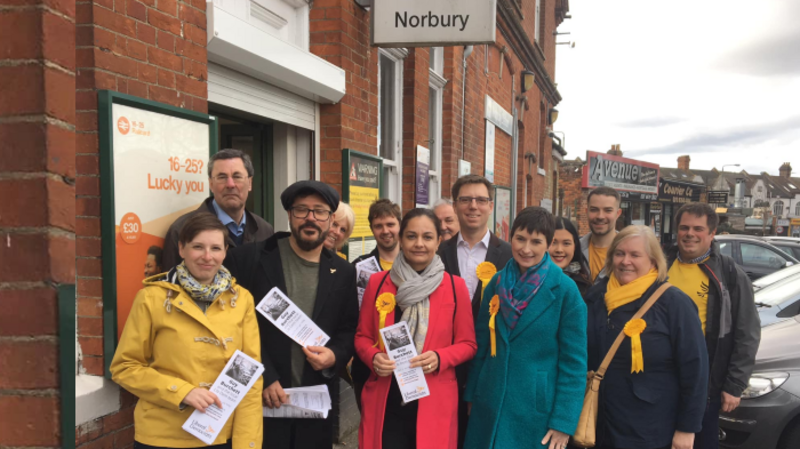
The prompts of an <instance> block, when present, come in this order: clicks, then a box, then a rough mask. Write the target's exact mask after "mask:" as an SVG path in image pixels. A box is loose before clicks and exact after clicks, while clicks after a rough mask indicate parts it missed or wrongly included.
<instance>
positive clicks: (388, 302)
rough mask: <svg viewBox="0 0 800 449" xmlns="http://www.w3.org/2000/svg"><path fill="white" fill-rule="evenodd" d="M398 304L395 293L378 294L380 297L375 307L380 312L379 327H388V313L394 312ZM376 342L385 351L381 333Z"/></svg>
mask: <svg viewBox="0 0 800 449" xmlns="http://www.w3.org/2000/svg"><path fill="white" fill-rule="evenodd" d="M396 304H397V303H396V302H395V300H394V295H393V294H391V293H381V294H380V296H378V299H377V300H376V301H375V309H377V310H378V313H379V314H380V327H379V328H378V329H383V328H384V327H386V315H388V314H390V313H392V311H393V310H394V306H395V305H396ZM375 344H376V345H378V346H380V348H381V351H383V339H382V338H381V337H380V335H378V341H377V342H376V343H375Z"/></svg>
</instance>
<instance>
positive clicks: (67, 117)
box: [0, 0, 569, 448]
mask: <svg viewBox="0 0 800 449" xmlns="http://www.w3.org/2000/svg"><path fill="white" fill-rule="evenodd" d="M360 3H366V2H363V1H354V0H316V1H314V2H313V3H312V2H311V1H308V0H250V1H249V2H244V1H227V0H220V1H218V0H214V1H213V2H208V3H206V2H205V1H203V0H93V1H77V2H70V1H63V0H0V6H2V8H0V80H2V82H1V83H0V194H2V198H3V201H2V203H0V228H1V229H2V230H3V235H2V237H3V238H2V244H0V264H2V270H0V273H2V274H0V303H1V304H2V305H3V306H4V310H5V311H6V312H5V313H3V314H2V316H0V354H2V356H3V360H5V361H10V362H9V363H5V364H4V369H3V370H2V374H0V416H3V419H2V420H0V446H11V447H56V446H60V444H61V439H62V438H63V439H66V440H67V441H70V440H71V439H72V438H73V437H74V438H75V442H76V445H77V446H78V447H86V448H95V447H98V448H100V447H102V448H125V447H129V446H131V444H132V442H133V427H132V413H133V406H134V404H135V398H134V397H132V396H131V395H130V394H128V393H127V392H125V391H123V390H121V389H119V388H118V387H117V386H116V385H114V384H113V383H112V382H111V381H109V380H106V379H105V378H104V377H103V374H104V366H105V362H106V361H107V360H105V359H104V342H103V307H102V305H103V299H104V298H103V277H102V269H103V263H104V261H103V260H102V257H101V248H102V244H103V241H102V238H101V187H100V186H101V178H100V166H99V161H100V154H101V152H102V151H104V148H101V145H100V139H99V118H98V91H101V90H113V91H117V92H120V93H124V94H129V95H132V96H135V97H139V98H142V99H147V100H152V101H156V102H160V103H165V104H168V105H172V106H176V107H180V108H185V109H188V110H193V111H198V112H202V113H209V114H212V115H214V116H216V117H217V118H218V123H219V142H218V144H219V147H220V148H223V147H236V148H239V149H242V150H245V151H247V152H249V153H250V154H252V155H253V157H254V158H261V159H262V160H264V161H266V162H265V163H264V164H263V165H262V167H264V168H263V169H260V170H259V171H258V172H257V173H256V176H255V179H254V189H259V190H260V192H261V194H260V195H256V197H258V198H259V200H258V201H253V202H252V204H249V206H250V207H251V208H252V209H253V210H254V211H255V212H257V213H259V214H261V215H262V216H264V217H265V218H267V219H268V220H269V221H270V222H272V223H273V224H274V225H275V227H276V228H277V229H286V228H287V225H288V220H287V217H286V214H285V213H284V212H283V211H282V210H280V209H281V208H280V207H275V204H280V203H279V202H278V201H277V198H278V195H280V192H281V191H282V190H283V188H285V187H286V186H287V185H289V184H291V183H293V182H295V181H297V180H301V179H320V180H322V181H324V182H326V183H328V184H331V185H333V186H335V187H337V188H341V186H342V162H341V161H342V150H343V149H345V148H348V149H352V150H356V151H360V152H364V153H368V154H373V155H377V156H380V157H382V158H383V159H384V167H385V169H384V174H383V175H384V178H383V183H384V188H385V192H386V196H387V197H389V198H391V199H393V200H395V201H397V202H398V203H400V204H402V207H403V210H409V209H411V208H413V207H414V206H415V205H417V202H416V199H415V197H414V185H415V171H414V166H415V162H416V155H417V149H418V147H419V146H422V147H425V148H428V149H429V150H430V152H431V168H430V169H431V172H430V176H431V189H430V199H429V204H432V203H433V202H434V201H435V200H436V199H437V198H439V197H449V196H450V194H449V190H450V186H451V185H452V183H453V181H454V180H455V179H456V178H457V176H458V169H459V161H460V160H463V161H465V162H466V163H468V164H469V166H470V167H469V171H470V172H471V173H476V174H481V175H483V174H484V172H485V162H486V152H485V147H486V132H487V131H486V130H487V126H488V125H487V124H488V123H493V125H496V129H497V131H496V137H495V141H494V148H495V150H494V181H495V183H496V184H497V185H498V186H502V187H507V188H509V189H510V190H511V191H512V192H514V197H515V201H514V204H512V206H511V208H512V216H513V213H514V211H515V210H519V209H521V208H523V207H525V206H528V205H540V204H545V205H548V204H556V203H557V201H556V200H557V190H558V189H557V188H556V186H557V183H558V177H559V174H558V160H559V159H560V154H561V153H559V152H558V151H555V152H554V146H553V144H552V141H551V139H550V138H549V137H548V133H549V131H550V127H551V123H550V121H549V117H550V116H551V111H552V110H553V109H554V107H555V106H556V105H557V104H558V103H559V101H560V100H561V97H560V94H559V93H558V90H557V89H556V85H555V82H554V78H555V75H554V70H555V35H554V33H555V29H556V27H557V26H558V25H559V24H560V23H561V22H562V21H563V20H564V19H565V17H566V15H567V12H568V9H569V4H568V0H535V1H534V0H532V1H526V2H522V1H520V0H497V18H496V20H497V27H496V42H495V43H493V44H489V45H475V46H455V47H438V48H405V49H379V48H376V47H372V46H371V45H370V12H369V8H363V7H361V6H359V4H360ZM523 71H529V72H532V73H533V76H534V79H535V82H534V85H533V86H532V88H531V89H530V90H528V91H526V92H522V88H521V83H522V73H523ZM487 105H489V106H487ZM487 109H491V110H492V111H493V112H491V113H489V112H487ZM494 121H497V122H504V123H494ZM462 165H463V163H462ZM72 284H74V285H75V287H76V292H77V293H76V294H71V293H70V290H69V288H68V286H69V285H72ZM65 287H66V288H65ZM59 295H60V296H59ZM32 305H33V307H32ZM59 306H61V310H60V311H59ZM76 315H77V320H76V319H75V318H76ZM75 325H77V340H76V341H74V342H73V341H72V338H74V337H72V336H71V335H72V333H73V330H72V329H71V327H72V326H75ZM65 333H66V334H65ZM73 343H74V344H75V345H74V346H73ZM73 348H75V352H73ZM7 367H11V368H7ZM73 375H74V378H75V381H74V382H75V383H74V384H72V381H71V379H72V378H73ZM59 376H60V377H59ZM73 396H74V400H73ZM62 408H63V411H62ZM342 425H343V426H344V425H345V424H342ZM348 425H350V426H351V427H352V423H350V424H348ZM73 431H74V432H76V434H75V435H72V432H73Z"/></svg>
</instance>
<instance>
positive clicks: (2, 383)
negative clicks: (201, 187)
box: [0, 0, 75, 448]
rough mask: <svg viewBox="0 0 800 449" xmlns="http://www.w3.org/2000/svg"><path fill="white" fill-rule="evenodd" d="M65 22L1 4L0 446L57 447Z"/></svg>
mask: <svg viewBox="0 0 800 449" xmlns="http://www.w3.org/2000/svg"><path fill="white" fill-rule="evenodd" d="M74 20H75V9H74V3H73V2H69V1H64V2H60V1H47V2H44V1H33V2H20V1H15V0H0V79H1V80H3V81H2V83H0V198H2V200H0V307H2V310H3V312H2V313H0V360H2V362H0V363H2V364H3V368H2V369H0V447H39V448H42V447H60V446H61V430H60V425H61V417H60V412H59V410H60V400H59V392H58V388H59V380H58V367H57V363H58V347H59V344H61V343H62V342H59V341H58V338H57V331H58V324H57V322H58V304H57V288H58V285H59V284H72V283H74V282H75V268H74V266H75V265H74V258H75V237H74V228H75V209H74V207H75V202H74V196H75V187H74V185H75V179H74V178H75V96H74V89H75V26H74ZM63 344H65V345H67V346H68V347H69V346H71V345H73V344H74V343H73V342H72V341H66V342H63Z"/></svg>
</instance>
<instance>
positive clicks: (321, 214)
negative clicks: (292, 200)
mask: <svg viewBox="0 0 800 449" xmlns="http://www.w3.org/2000/svg"><path fill="white" fill-rule="evenodd" d="M290 210H291V211H292V217H294V218H306V217H308V214H309V213H312V214H314V219H315V220H317V221H325V220H327V219H328V218H330V216H331V211H329V210H327V209H309V208H307V207H304V206H297V207H293V208H291V209H290Z"/></svg>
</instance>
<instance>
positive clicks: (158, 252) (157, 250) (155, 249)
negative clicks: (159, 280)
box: [147, 245, 164, 267]
mask: <svg viewBox="0 0 800 449" xmlns="http://www.w3.org/2000/svg"><path fill="white" fill-rule="evenodd" d="M150 254H152V255H153V259H155V260H156V265H157V266H159V267H160V266H161V256H162V255H163V254H164V250H162V249H161V247H160V246H158V245H153V246H151V247H150V248H147V255H148V256H149V255H150Z"/></svg>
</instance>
